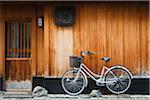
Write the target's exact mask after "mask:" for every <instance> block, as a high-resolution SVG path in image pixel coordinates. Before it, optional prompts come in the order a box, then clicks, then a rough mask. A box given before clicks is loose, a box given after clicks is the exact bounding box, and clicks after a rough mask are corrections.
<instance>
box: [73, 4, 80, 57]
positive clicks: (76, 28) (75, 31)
mask: <svg viewBox="0 0 150 100" xmlns="http://www.w3.org/2000/svg"><path fill="white" fill-rule="evenodd" d="M75 8H76V9H75V23H74V27H73V41H74V42H73V54H74V55H79V54H80V51H81V33H80V27H81V26H80V8H81V5H79V4H76V5H75Z"/></svg>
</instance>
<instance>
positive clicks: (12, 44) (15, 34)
mask: <svg viewBox="0 0 150 100" xmlns="http://www.w3.org/2000/svg"><path fill="white" fill-rule="evenodd" d="M30 27H31V23H30V22H6V58H30V57H31V53H30V52H31V45H30V33H31V29H30Z"/></svg>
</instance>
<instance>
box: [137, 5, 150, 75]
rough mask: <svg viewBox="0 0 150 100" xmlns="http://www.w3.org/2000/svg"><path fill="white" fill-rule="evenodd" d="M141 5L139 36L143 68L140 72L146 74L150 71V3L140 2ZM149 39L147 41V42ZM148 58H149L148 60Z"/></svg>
mask: <svg viewBox="0 0 150 100" xmlns="http://www.w3.org/2000/svg"><path fill="white" fill-rule="evenodd" d="M138 7H139V14H140V15H139V17H140V18H139V19H140V22H139V25H140V26H139V33H140V34H139V36H140V62H141V68H140V74H141V75H146V74H149V73H150V69H149V66H150V65H149V62H148V60H149V58H150V55H149V54H150V53H149V52H150V50H149V47H150V46H149V45H150V43H149V40H150V39H149V34H150V33H149V27H148V26H149V23H148V22H147V20H148V19H149V18H148V16H149V15H148V4H146V5H145V4H140V5H138ZM146 41H147V42H146ZM146 59H147V60H146Z"/></svg>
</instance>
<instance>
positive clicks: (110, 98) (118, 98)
mask: <svg viewBox="0 0 150 100" xmlns="http://www.w3.org/2000/svg"><path fill="white" fill-rule="evenodd" d="M0 100H150V95H124V94H123V95H103V96H102V97H99V98H98V97H89V95H79V96H69V95H64V94H48V96H43V97H32V98H31V97H21V96H18V97H13V98H12V97H5V95H4V94H2V95H0Z"/></svg>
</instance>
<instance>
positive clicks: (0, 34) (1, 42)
mask: <svg viewBox="0 0 150 100" xmlns="http://www.w3.org/2000/svg"><path fill="white" fill-rule="evenodd" d="M4 71H5V21H4V20H3V19H0V75H2V76H4V75H5V72H4Z"/></svg>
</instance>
